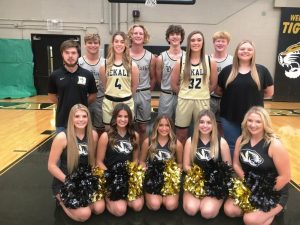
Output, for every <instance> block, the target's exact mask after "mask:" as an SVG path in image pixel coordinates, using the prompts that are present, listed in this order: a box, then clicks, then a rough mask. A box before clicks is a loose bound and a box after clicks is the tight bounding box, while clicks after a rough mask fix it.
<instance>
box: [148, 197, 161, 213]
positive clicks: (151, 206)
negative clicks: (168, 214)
mask: <svg viewBox="0 0 300 225" xmlns="http://www.w3.org/2000/svg"><path fill="white" fill-rule="evenodd" d="M146 205H147V207H148V209H150V210H153V211H157V210H159V209H160V206H161V202H159V201H153V200H150V201H147V203H146Z"/></svg>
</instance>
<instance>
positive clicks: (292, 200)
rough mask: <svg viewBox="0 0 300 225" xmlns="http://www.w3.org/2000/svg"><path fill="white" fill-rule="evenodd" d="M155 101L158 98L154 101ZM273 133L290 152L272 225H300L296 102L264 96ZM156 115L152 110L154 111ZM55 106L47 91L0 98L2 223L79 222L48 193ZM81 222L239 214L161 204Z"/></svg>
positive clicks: (164, 224)
mask: <svg viewBox="0 0 300 225" xmlns="http://www.w3.org/2000/svg"><path fill="white" fill-rule="evenodd" d="M152 104H153V107H156V106H157V99H154V100H153V101H152ZM265 107H266V108H267V109H268V110H269V112H270V114H271V118H272V122H273V125H274V128H275V130H276V132H277V133H278V134H279V136H280V137H281V140H282V142H283V143H284V145H285V147H286V149H287V150H288V152H289V155H290V159H291V169H292V182H291V185H290V197H289V201H288V209H287V211H286V213H284V214H283V215H281V216H278V217H277V218H276V219H275V221H274V222H273V223H272V225H275V224H276V225H277V224H278V225H279V224H280V225H281V224H282V225H283V224H285V225H296V224H297V225H298V224H299V225H300V215H299V213H298V212H299V206H300V203H299V202H300V192H299V190H300V189H299V187H300V174H299V171H300V165H299V163H298V159H300V152H299V150H298V145H297V143H300V103H286V102H272V101H266V102H265ZM154 115H155V113H154ZM54 116H55V108H54V105H53V104H51V103H50V102H49V100H48V98H47V96H35V97H31V98H24V99H13V100H11V99H8V100H6V99H5V100H0V137H1V139H0V141H1V144H0V156H1V157H0V199H1V200H0V224H1V225H2V224H3V225H21V224H28V225H39V224H43V225H48V224H55V225H58V224H77V223H76V222H73V221H71V220H70V219H68V218H67V217H66V216H65V214H64V213H63V211H62V210H61V208H56V207H55V203H54V200H53V199H52V197H51V182H52V177H51V176H50V174H49V173H48V171H47V159H48V155H49V149H50V146H51V142H52V138H53V136H54V130H55V122H54ZM85 224H98V225H101V224H105V225H107V224H111V225H118V224H122V225H123V224H134V225H142V224H143V225H144V224H149V225H152V224H153V225H185V224H186V225H194V224H195V225H196V224H211V225H212V224H220V225H223V224H224V225H225V224H226V225H235V224H242V220H241V219H231V218H227V217H226V216H225V215H224V213H223V212H222V210H221V212H220V214H219V215H218V216H217V218H215V219H213V220H204V219H202V218H201V217H200V216H199V215H197V216H194V217H190V216H187V215H186V214H185V213H184V212H183V210H182V206H181V205H180V207H179V208H178V209H177V210H176V212H171V213H170V212H167V211H166V210H165V209H161V210H159V211H158V212H150V211H149V210H147V209H146V207H144V209H143V210H142V212H140V213H133V212H132V211H130V210H129V211H128V213H127V214H126V215H125V216H124V217H122V218H115V217H113V216H111V215H109V213H107V212H105V213H104V214H102V215H99V216H93V217H92V218H91V219H90V220H89V221H87V222H85Z"/></svg>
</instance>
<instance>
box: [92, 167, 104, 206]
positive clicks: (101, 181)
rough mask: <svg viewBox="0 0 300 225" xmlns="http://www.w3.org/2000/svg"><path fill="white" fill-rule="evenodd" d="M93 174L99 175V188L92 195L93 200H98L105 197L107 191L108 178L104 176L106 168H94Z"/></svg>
mask: <svg viewBox="0 0 300 225" xmlns="http://www.w3.org/2000/svg"><path fill="white" fill-rule="evenodd" d="M92 173H93V175H94V176H96V177H98V179H99V183H98V190H97V191H96V192H95V193H94V194H93V196H92V202H96V201H98V200H101V199H104V197H105V193H106V188H105V185H106V180H105V177H104V170H103V169H100V168H99V167H95V168H93V171H92Z"/></svg>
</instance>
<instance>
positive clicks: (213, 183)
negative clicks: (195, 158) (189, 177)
mask: <svg viewBox="0 0 300 225" xmlns="http://www.w3.org/2000/svg"><path fill="white" fill-rule="evenodd" d="M202 168H203V172H204V178H205V183H204V190H205V193H206V195H207V196H211V197H215V198H217V199H224V198H227V197H228V194H229V191H228V188H229V187H230V186H232V185H231V178H232V175H233V169H232V167H231V166H229V165H228V164H227V163H225V162H223V161H214V160H210V161H208V162H206V163H205V165H204V166H203V167H202Z"/></svg>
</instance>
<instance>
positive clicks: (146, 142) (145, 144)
mask: <svg viewBox="0 0 300 225" xmlns="http://www.w3.org/2000/svg"><path fill="white" fill-rule="evenodd" d="M148 148H149V138H146V139H145V140H144V142H143V144H142V151H141V155H140V160H139V163H140V165H141V166H142V167H143V168H146V160H147V156H148Z"/></svg>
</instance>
